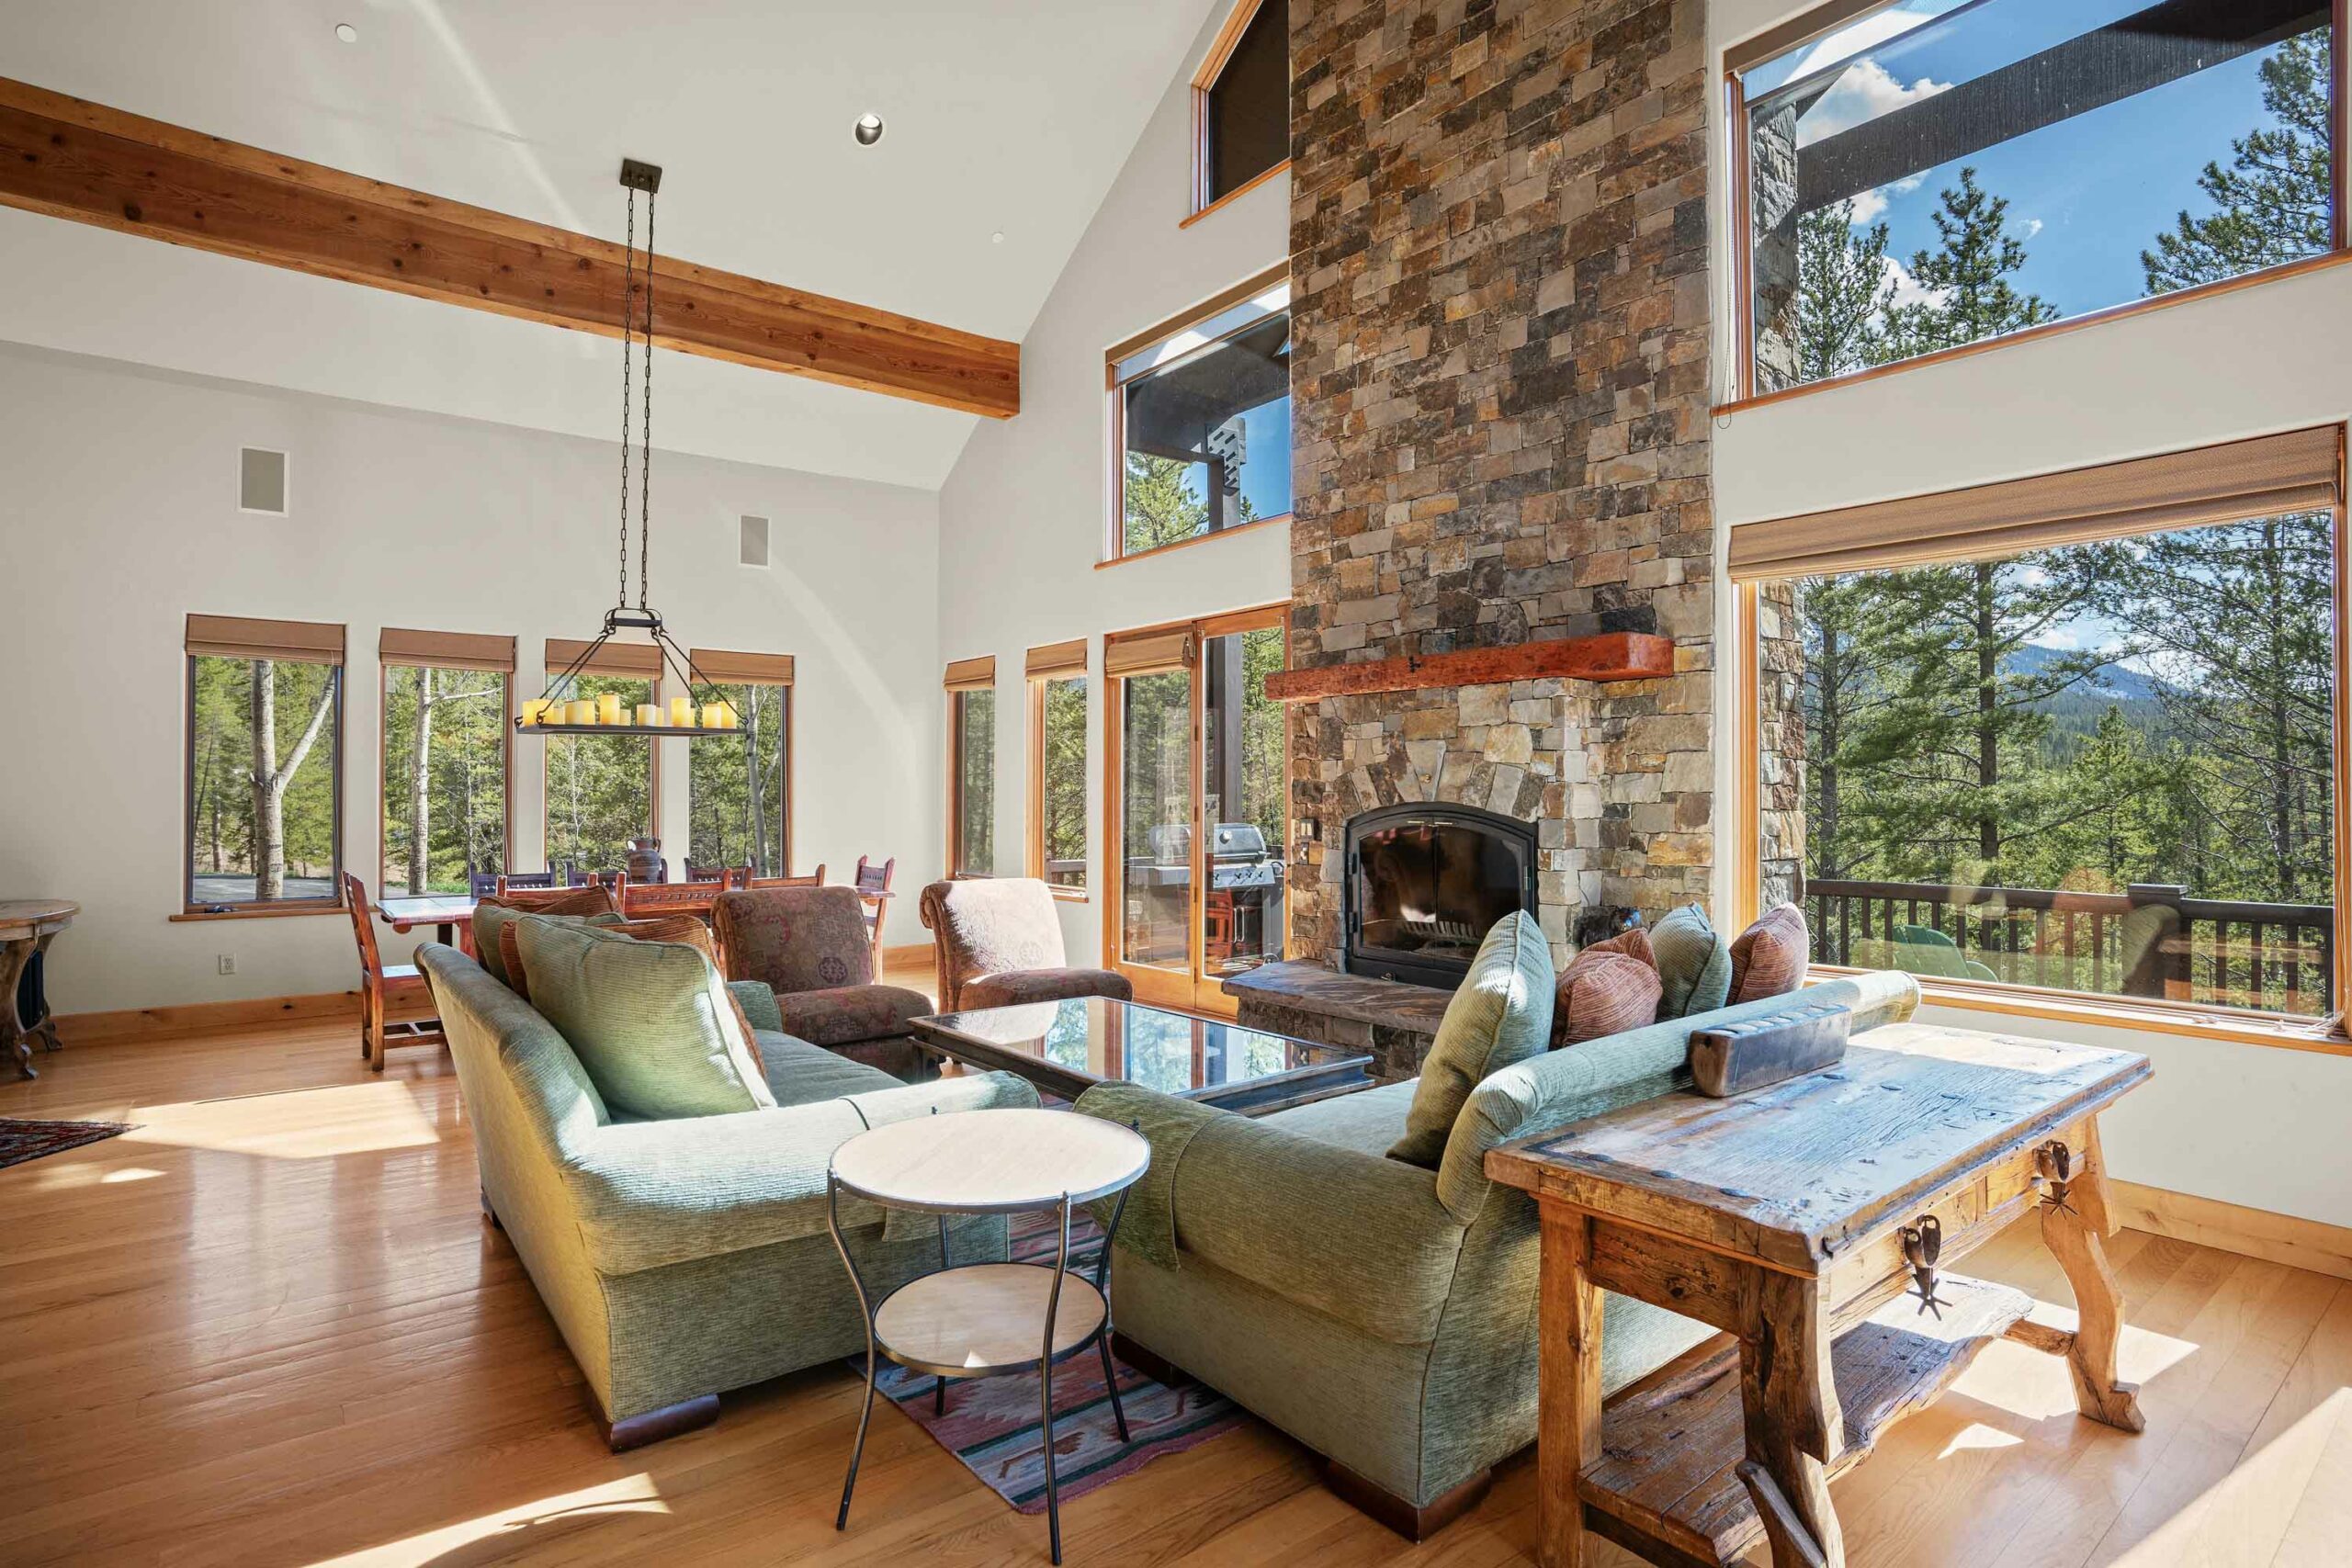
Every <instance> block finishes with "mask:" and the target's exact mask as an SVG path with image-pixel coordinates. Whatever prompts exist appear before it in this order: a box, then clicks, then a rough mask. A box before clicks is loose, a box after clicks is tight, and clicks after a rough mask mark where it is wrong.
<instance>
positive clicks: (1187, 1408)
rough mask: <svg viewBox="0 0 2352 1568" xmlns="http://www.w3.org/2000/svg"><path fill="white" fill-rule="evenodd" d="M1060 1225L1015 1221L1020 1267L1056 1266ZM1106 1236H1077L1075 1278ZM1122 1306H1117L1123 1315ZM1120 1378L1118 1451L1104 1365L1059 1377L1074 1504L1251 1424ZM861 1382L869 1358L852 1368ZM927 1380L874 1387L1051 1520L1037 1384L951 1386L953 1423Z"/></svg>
mask: <svg viewBox="0 0 2352 1568" xmlns="http://www.w3.org/2000/svg"><path fill="white" fill-rule="evenodd" d="M1055 1228H1056V1227H1055V1223H1054V1220H1053V1218H1052V1216H1051V1215H1046V1214H1036V1215H1024V1216H1023V1217H1021V1218H1019V1219H1016V1220H1014V1221H1013V1230H1012V1257H1013V1258H1014V1260H1015V1261H1018V1262H1030V1263H1046V1264H1050V1263H1051V1262H1052V1261H1053V1257H1054V1251H1055V1247H1056V1246H1057V1243H1058V1241H1059V1237H1058V1236H1057V1235H1056V1234H1055ZM1102 1247H1103V1236H1102V1233H1101V1231H1100V1230H1099V1229H1097V1228H1096V1226H1095V1225H1094V1224H1093V1222H1092V1221H1091V1219H1087V1220H1085V1221H1084V1223H1083V1226H1082V1228H1081V1226H1080V1224H1072V1225H1071V1227H1070V1268H1071V1269H1072V1271H1074V1272H1075V1271H1077V1270H1078V1269H1079V1268H1080V1264H1081V1263H1083V1265H1084V1268H1085V1272H1086V1273H1087V1276H1088V1278H1090V1279H1091V1278H1092V1277H1093V1269H1094V1260H1095V1258H1096V1257H1097V1256H1098V1255H1099V1254H1100V1253H1101V1251H1102ZM1116 1305H1117V1303H1116V1302H1115V1301H1114V1303H1113V1306H1114V1310H1115V1308H1116ZM1113 1364H1114V1366H1116V1367H1117V1368H1118V1375H1119V1401H1120V1404H1122V1405H1123V1406H1124V1407H1125V1411H1126V1416H1127V1433H1128V1438H1129V1440H1128V1441H1127V1442H1125V1443H1122V1442H1120V1441H1119V1431H1118V1427H1117V1426H1116V1425H1115V1424H1114V1422H1113V1421H1112V1419H1111V1401H1110V1397H1109V1394H1108V1393H1107V1392H1106V1391H1105V1390H1104V1388H1103V1358H1102V1357H1101V1356H1100V1355H1099V1354H1097V1353H1096V1352H1094V1351H1093V1350H1091V1349H1090V1350H1087V1351H1085V1352H1083V1353H1082V1354H1080V1355H1076V1356H1072V1357H1070V1358H1069V1359H1068V1360H1065V1361H1061V1362H1059V1363H1057V1365H1056V1366H1055V1368H1054V1484H1055V1489H1056V1490H1057V1492H1058V1493H1059V1494H1060V1496H1061V1500H1062V1501H1063V1502H1064V1503H1065V1504H1067V1503H1069V1502H1070V1501H1071V1500H1072V1499H1074V1498H1078V1497H1082V1496H1084V1495H1086V1494H1087V1493H1089V1492H1091V1491H1093V1490H1094V1489H1095V1488H1096V1487H1098V1486H1101V1485H1103V1483H1106V1482H1111V1481H1116V1480H1117V1479H1118V1478H1119V1477H1120V1476H1123V1475H1130V1474H1133V1473H1134V1472H1136V1471H1138V1470H1140V1469H1142V1468H1143V1467H1144V1466H1145V1465H1147V1464H1149V1463H1150V1462H1151V1461H1153V1460H1156V1459H1158V1458H1159V1457H1160V1456H1161V1455H1163V1454H1174V1453H1182V1452H1183V1451H1184V1450H1186V1449H1190V1448H1197V1447H1198V1446H1200V1445H1201V1444H1203V1443H1205V1442H1207V1441H1208V1440H1209V1439H1210V1438H1216V1437H1222V1436H1223V1435H1224V1434H1226V1433H1227V1432H1230V1431H1232V1430H1233V1429H1234V1428H1235V1427H1238V1426H1240V1425H1241V1423H1242V1422H1243V1421H1244V1420H1245V1419H1247V1417H1246V1416H1244V1415H1243V1414H1242V1412H1241V1410H1240V1408H1239V1407H1238V1405H1236V1404H1234V1403H1233V1402H1232V1401H1231V1400H1229V1399H1227V1398H1226V1397H1225V1396H1224V1395H1223V1394H1221V1393H1216V1391H1214V1390H1212V1389H1209V1388H1206V1387H1204V1386H1203V1385H1201V1384H1199V1383H1190V1384H1187V1385H1186V1386H1184V1387H1182V1388H1170V1387H1168V1386H1167V1385H1166V1384H1164V1383H1160V1382H1155V1381H1153V1380H1152V1379H1150V1378H1148V1377H1146V1376H1145V1375H1144V1374H1143V1373H1141V1372H1139V1371H1136V1370H1135V1369H1134V1368H1133V1367H1130V1366H1128V1365H1126V1364H1125V1363H1124V1362H1118V1361H1114V1363H1113ZM851 1365H852V1366H853V1367H854V1369H855V1371H856V1372H857V1374H858V1375H859V1376H860V1377H864V1376H865V1357H864V1356H862V1355H860V1356H856V1357H854V1358H852V1359H851ZM937 1381H938V1380H937V1379H935V1378H933V1376H932V1375H931V1374H930V1373H928V1372H918V1371H911V1370H910V1369H908V1368H905V1367H900V1366H894V1365H892V1364H890V1363H889V1362H888V1361H885V1362H884V1363H883V1364H882V1369H881V1372H880V1375H879V1376H878V1377H877V1378H876V1380H875V1387H876V1389H877V1390H878V1391H880V1392H881V1393H884V1394H886V1395H888V1397H889V1399H890V1402H891V1403H892V1404H896V1405H897V1406H898V1407H899V1409H900V1410H902V1411H904V1412H905V1413H906V1415H907V1417H908V1418H909V1419H910V1420H911V1421H913V1422H914V1423H915V1425H917V1426H919V1427H922V1429H923V1430H924V1431H926V1432H928V1433H930V1434H931V1435H932V1438H933V1439H934V1440H935V1441H936V1442H937V1443H938V1444H939V1446H940V1447H942V1448H944V1449H945V1450H947V1451H948V1452H949V1453H951V1454H954V1455H955V1456H956V1458H957V1459H959V1460H961V1461H963V1462H964V1466H965V1468H966V1469H967V1470H969V1471H970V1472H972V1473H973V1474H974V1475H977V1476H978V1477H979V1478H980V1479H981V1480H982V1481H984V1482H986V1483H988V1484H989V1487H990V1488H991V1489H992V1490H993V1491H994V1492H995V1493H996V1495H998V1496H1000V1497H1001V1498H1003V1499H1004V1500H1005V1501H1006V1502H1008V1503H1010V1504H1012V1506H1013V1507H1014V1508H1016V1509H1018V1510H1019V1511H1020V1512H1022V1513H1024V1514H1042V1513H1044V1512H1045V1511H1046V1461H1045V1444H1044V1443H1043V1442H1042V1441H1041V1440H1040V1437H1039V1434H1040V1432H1041V1431H1042V1427H1041V1426H1040V1424H1039V1422H1038V1419H1037V1379H1036V1376H1035V1374H1034V1373H1013V1374H1009V1375H1007V1376H1004V1377H999V1378H984V1379H980V1380H978V1381H976V1382H956V1381H955V1380H954V1379H952V1378H951V1379H950V1380H948V1383H947V1413H946V1414H945V1415H944V1416H934V1415H933V1414H932V1388H933V1384H934V1383H935V1382H937Z"/></svg>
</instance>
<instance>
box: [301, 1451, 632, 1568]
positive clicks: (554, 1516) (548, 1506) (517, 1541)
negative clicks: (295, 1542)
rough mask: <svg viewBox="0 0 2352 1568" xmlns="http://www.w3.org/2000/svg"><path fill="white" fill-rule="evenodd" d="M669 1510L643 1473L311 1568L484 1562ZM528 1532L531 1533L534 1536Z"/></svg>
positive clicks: (428, 1531)
mask: <svg viewBox="0 0 2352 1568" xmlns="http://www.w3.org/2000/svg"><path fill="white" fill-rule="evenodd" d="M669 1511H670V1505H668V1504H667V1503H664V1502H663V1501H662V1493H661V1489H660V1488H659V1487H658V1486H656V1485H655V1484H654V1482H653V1477H652V1475H651V1474H650V1473H649V1472H639V1473H638V1474H636V1475H629V1476H624V1477H622V1478H621V1479H620V1480H618V1481H607V1482H605V1483H602V1484H600V1485H596V1486H583V1487H582V1488H581V1489H580V1490H579V1491H577V1492H564V1493H560V1494H558V1495H555V1496H552V1497H542V1498H540V1499H539V1500H537V1502H532V1503H524V1504H521V1505H519V1506H515V1507H512V1508H504V1509H501V1510H500V1511H499V1512H497V1513H494V1514H484V1515H483V1516H482V1517H480V1518H478V1519H466V1520H463V1521H461V1522H460V1523H458V1524H454V1525H447V1526H445V1527H443V1528H442V1529H437V1530H427V1531H425V1532H424V1533H423V1534H421V1535H413V1536H410V1537H408V1538H407V1539H406V1540H394V1541H387V1542H385V1543H384V1544H383V1545H381V1546H371V1547H368V1548H367V1549H366V1550H365V1551H353V1552H346V1553H345V1554H344V1555H343V1556H340V1557H329V1558H322V1559H319V1560H318V1561H317V1562H314V1563H313V1564H311V1568H361V1565H363V1564H365V1565H367V1568H379V1565H385V1564H392V1563H422V1562H437V1561H439V1560H440V1559H442V1558H444V1557H447V1556H450V1555H451V1554H453V1553H458V1551H459V1549H460V1548H464V1547H475V1548H479V1549H482V1550H477V1551H468V1552H464V1553H463V1554H462V1556H459V1557H458V1559H457V1560H458V1561H462V1562H477V1561H479V1562H489V1561H492V1555H493V1554H496V1553H503V1551H507V1550H510V1549H511V1550H513V1551H518V1552H519V1551H524V1550H526V1547H528V1546H530V1545H531V1544H533V1543H534V1542H535V1541H536V1543H537V1545H539V1546H542V1547H543V1546H544V1545H545V1544H546V1539H547V1536H548V1534H549V1533H550V1532H552V1531H554V1530H556V1529H560V1528H564V1527H574V1526H579V1525H582V1524H585V1523H589V1522H593V1521H594V1520H596V1519H600V1518H616V1517H626V1516H628V1515H631V1514H667V1513H668V1512H669ZM534 1532H537V1534H536V1535H535V1534H534Z"/></svg>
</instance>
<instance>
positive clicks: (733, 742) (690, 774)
mask: <svg viewBox="0 0 2352 1568" xmlns="http://www.w3.org/2000/svg"><path fill="white" fill-rule="evenodd" d="M688 657H689V658H691V659H692V660H693V661H694V667H695V670H696V671H700V672H701V673H702V674H703V675H705V676H706V677H707V678H708V679H710V680H711V681H713V682H716V683H717V684H718V691H719V695H720V698H721V700H723V701H726V702H729V703H732V704H734V705H735V712H736V715H737V717H738V722H740V723H741V726H742V728H743V734H742V738H741V739H736V738H735V737H733V736H723V737H722V736H715V735H714V736H696V737H695V739H691V740H689V741H687V742H686V812H687V816H688V818H689V819H690V821H691V823H692V828H691V837H689V839H688V840H687V849H686V863H687V864H688V865H689V866H691V867H693V868H695V869H696V870H707V869H714V868H718V867H726V866H745V865H748V866H750V867H751V868H752V875H754V876H787V875H789V874H791V872H790V867H791V864H792V768H791V748H792V657H791V655H789V654H763V653H721V652H717V651H714V650H712V649H701V648H697V649H695V650H694V651H693V653H692V654H690V655H689V656H688Z"/></svg>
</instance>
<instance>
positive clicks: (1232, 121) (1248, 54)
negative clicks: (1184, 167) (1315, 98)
mask: <svg viewBox="0 0 2352 1568" xmlns="http://www.w3.org/2000/svg"><path fill="white" fill-rule="evenodd" d="M1286 15H1287V10H1286V7H1284V6H1282V5H1279V4H1275V5H1264V4H1261V0H1239V3H1238V5H1236V6H1234V8H1233V14H1232V15H1231V16H1230V17H1227V18H1226V23H1225V28H1224V30H1223V31H1222V32H1220V33H1219V34H1218V35H1217V39H1216V43H1215V44H1213V45H1211V46H1210V49H1209V52H1208V56H1207V58H1206V59H1204V60H1203V61H1202V62H1201V69H1200V72H1199V73H1198V74H1197V75H1195V76H1194V77H1193V211H1194V212H1196V213H1197V212H1201V211H1204V210H1205V209H1208V208H1210V207H1213V206H1215V205H1216V203H1218V202H1220V201H1223V200H1224V199H1225V198H1226V197H1229V196H1238V195H1240V194H1241V193H1242V192H1243V191H1245V190H1248V189H1249V188H1250V187H1251V186H1254V185H1256V184H1257V183H1258V182H1259V181H1260V180H1261V179H1263V178H1264V177H1265V176H1266V175H1270V174H1272V173H1273V172H1274V171H1275V170H1277V169H1279V168H1282V167H1283V165H1285V164H1288V163H1289V162H1290V35H1289V32H1288V30H1287V29H1286V28H1285V26H1284V22H1285V17H1286Z"/></svg>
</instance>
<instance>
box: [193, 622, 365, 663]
mask: <svg viewBox="0 0 2352 1568" xmlns="http://www.w3.org/2000/svg"><path fill="white" fill-rule="evenodd" d="M187 651H188V652H189V654H190V655H192V656H202V657H205V658H211V659H277V660H288V661H289V662H292V663H297V664H341V663H342V662H343V628H342V627H341V626H327V625H324V624H322V623H321V622H317V621H263V620H254V619H252V618H250V617H247V616H244V615H190V616H189V617H188V618H187Z"/></svg>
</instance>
